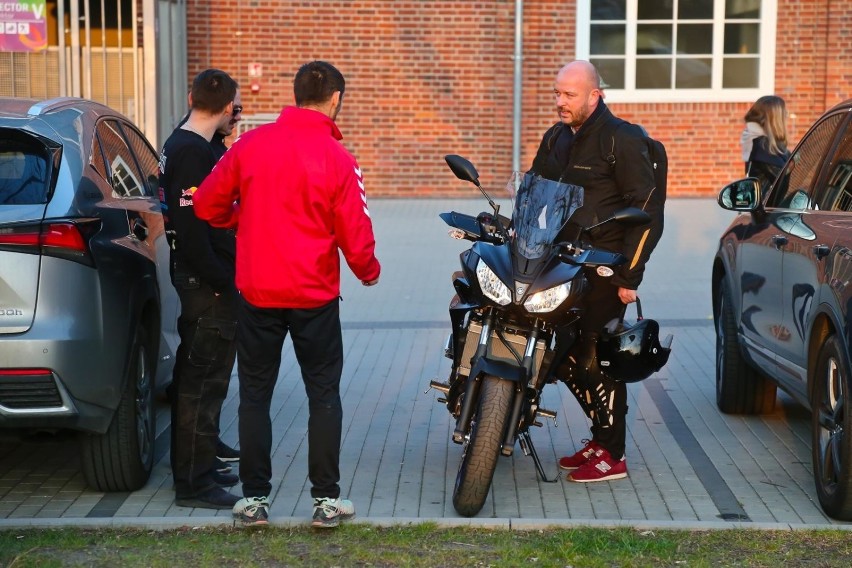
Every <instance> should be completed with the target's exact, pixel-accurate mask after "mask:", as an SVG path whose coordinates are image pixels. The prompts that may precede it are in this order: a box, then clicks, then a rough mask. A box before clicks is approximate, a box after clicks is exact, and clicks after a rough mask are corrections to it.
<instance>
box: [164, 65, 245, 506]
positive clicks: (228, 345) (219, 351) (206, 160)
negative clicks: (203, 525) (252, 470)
mask: <svg viewBox="0 0 852 568" xmlns="http://www.w3.org/2000/svg"><path fill="white" fill-rule="evenodd" d="M238 97H239V90H238V85H237V82H236V81H234V79H232V78H231V77H230V76H228V74H227V73H225V72H224V71H220V70H218V69H208V70H206V71H203V72H201V73H200V74H199V75H198V76H197V77H196V78H195V80H194V81H193V83H192V91H191V92H190V96H189V103H190V109H191V110H190V112H189V116H188V117H187V119H186V120H185V121H184V122H183V124H182V125H180V126H179V127H178V128H176V129H175V131H174V132H172V134H171V136H169V138H168V140H166V143H165V144H164V145H163V150H162V153H161V155H160V201H161V203H162V208H163V217H164V219H165V222H166V230H167V231H168V232H169V234H170V235H171V246H172V252H171V277H172V283H173V284H174V286H175V288H176V290H177V292H178V296H179V297H180V302H181V313H180V316H179V317H178V333H179V334H180V345H179V346H178V350H177V355H176V360H175V369H174V375H173V387H172V397H171V398H172V447H171V453H172V455H171V462H172V475H173V477H174V482H175V503H176V504H177V505H179V506H185V507H204V508H211V509H230V508H231V507H233V505H234V503H236V502H237V499H238V498H237V496H235V495H233V494H231V493H229V492H228V491H225V490H224V489H223V487H229V486H233V485H236V483H237V482H238V478H237V476H236V475H230V474H227V473H221V472H217V471H216V467H215V466H214V463H215V460H216V454H217V442H218V441H219V414H220V412H221V409H222V403H223V402H224V400H225V396H226V395H227V393H228V384H229V382H230V378H231V372H232V370H233V367H234V361H235V358H236V320H237V315H236V311H237V291H236V288H235V286H234V266H235V256H236V242H235V237H234V233H233V231H228V230H225V229H216V228H213V227H211V226H210V225H208V224H207V223H206V222H204V221H202V220H201V219H199V218H198V217H196V215H195V211H194V208H193V200H192V195H193V193H194V192H195V189H196V187H198V186H199V185H200V184H201V182H202V180H203V179H204V178H205V177H206V176H207V175H208V174H209V173H210V171H211V170H212V169H213V166H215V165H216V162H217V161H218V159H219V158H220V157H221V156H222V155H223V154H224V153H225V145H224V137H225V136H227V135H229V134H230V133H231V132H232V131H233V129H234V126H235V125H236V122H237V121H238V120H239V118H238V117H239V113H237V114H236V115H235V114H234V107H235V106H237V105H238V102H239V98H238Z"/></svg>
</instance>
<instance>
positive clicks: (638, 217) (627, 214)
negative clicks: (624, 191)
mask: <svg viewBox="0 0 852 568" xmlns="http://www.w3.org/2000/svg"><path fill="white" fill-rule="evenodd" d="M611 221H615V222H617V223H621V224H622V225H627V226H628V227H634V226H636V225H646V224H648V223H650V222H651V216H650V215H648V213H647V212H645V211H642V210H641V209H639V208H638V207H625V208H624V209H619V210H618V211H616V212H615V213H613V214H612V217H610V218H609V219H606V220H604V221H601V222H600V223H598V224H596V225H592V226H591V227H586V228H585V229H583V231H584V232H586V231H591V230H592V229H595V228H597V227H600V226H601V225H603V224H605V223H609V222H611Z"/></svg>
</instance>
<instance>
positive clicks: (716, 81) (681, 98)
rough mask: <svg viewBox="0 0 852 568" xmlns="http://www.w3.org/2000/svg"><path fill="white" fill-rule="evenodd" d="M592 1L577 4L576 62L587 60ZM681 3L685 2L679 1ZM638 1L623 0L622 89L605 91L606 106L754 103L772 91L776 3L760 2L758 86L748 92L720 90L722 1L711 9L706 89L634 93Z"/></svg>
mask: <svg viewBox="0 0 852 568" xmlns="http://www.w3.org/2000/svg"><path fill="white" fill-rule="evenodd" d="M593 1H594V0H577V54H576V59H589V57H590V55H589V43H590V29H589V28H590V25H591V3H592V2H593ZM680 1H681V2H683V1H685V0H680ZM637 5H638V1H637V0H626V11H627V29H626V37H625V40H626V42H625V43H626V51H627V53H626V54H625V86H626V88H624V89H613V88H609V89H606V91H605V93H606V100H607V102H616V103H636V102H642V103H648V102H652V103H655V102H659V103H664V102H695V103H706V102H753V101H754V100H755V99H757V98H759V97H761V96H763V95H766V94H771V93H773V92H774V91H775V49H776V45H775V28H776V24H777V20H778V1H777V0H761V8H760V43H759V50H760V52H759V53H758V65H759V69H760V71H759V73H760V76H759V78H758V86H757V87H756V88H751V89H724V88H722V64H723V61H722V59H723V56H724V37H723V36H724V28H725V26H724V22H725V0H715V2H714V8H713V55H712V59H713V72H712V77H711V85H712V86H711V88H709V89H677V88H671V89H637V88H635V84H636V82H635V79H636V23H637Z"/></svg>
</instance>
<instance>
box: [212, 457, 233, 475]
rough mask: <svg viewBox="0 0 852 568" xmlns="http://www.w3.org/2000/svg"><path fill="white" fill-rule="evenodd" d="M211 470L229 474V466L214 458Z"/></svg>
mask: <svg viewBox="0 0 852 568" xmlns="http://www.w3.org/2000/svg"><path fill="white" fill-rule="evenodd" d="M213 469H214V470H216V471H218V472H219V473H231V466H229V465H228V464H226V463H225V462H223V461H222V460H220V459H219V458H216V459H214V460H213Z"/></svg>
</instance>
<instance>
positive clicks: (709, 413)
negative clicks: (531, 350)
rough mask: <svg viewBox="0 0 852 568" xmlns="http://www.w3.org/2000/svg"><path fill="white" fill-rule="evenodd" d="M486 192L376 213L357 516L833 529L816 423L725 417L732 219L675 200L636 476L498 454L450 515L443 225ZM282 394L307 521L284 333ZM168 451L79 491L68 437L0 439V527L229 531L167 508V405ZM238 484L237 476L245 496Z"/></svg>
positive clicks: (649, 294) (563, 413) (455, 244)
mask: <svg viewBox="0 0 852 568" xmlns="http://www.w3.org/2000/svg"><path fill="white" fill-rule="evenodd" d="M484 208H487V205H486V204H485V202H484V201H482V200H475V199H472V200H455V201H448V200H443V201H441V200H430V201H422V200H374V201H372V202H371V211H372V214H373V219H374V223H375V228H376V234H377V240H378V255H379V257H380V260H381V261H382V263H383V267H384V268H383V274H382V280H381V282H380V284H379V285H378V286H377V287H374V288H363V287H361V286H360V285H359V284H358V283H357V282H355V281H354V280H353V279H352V277H351V276H348V275H347V277H346V278H345V280H344V284H343V298H344V301H343V304H342V318H343V322H344V341H345V346H346V364H345V369H344V377H343V385H342V388H343V392H344V394H343V396H344V412H345V418H344V420H345V422H344V439H343V449H342V462H341V469H342V471H341V473H342V480H341V485H342V488H343V491H344V494H346V495H349V496H350V497H351V498H352V499H353V501H354V502H355V504H356V507H357V510H358V517H359V519H361V520H366V521H367V522H373V523H378V524H389V523H407V522H417V521H422V520H437V521H438V522H439V523H442V524H445V525H452V524H468V523H471V524H481V525H489V526H511V527H535V526H544V525H562V526H565V525H605V526H612V525H622V524H627V525H631V526H640V527H645V526H647V527H672V528H675V527H698V528H712V527H724V528H729V527H732V526H750V527H755V526H763V527H773V528H805V527H814V526H834V527H842V528H852V524H843V523H836V522H834V521H832V520H831V519H829V518H827V517H826V516H825V515H823V514H822V512H821V511H820V508H819V506H818V504H817V502H816V496H815V492H814V487H813V480H812V471H811V465H810V427H809V418H808V415H807V414H806V413H805V412H804V411H803V410H802V409H800V408H799V407H797V406H795V405H794V404H793V403H792V402H791V400H790V399H788V398H786V397H784V396H783V395H782V398H781V401H780V404H779V406H778V410H777V411H776V412H775V413H773V414H771V415H767V416H761V417H734V416H725V415H722V414H720V413H719V412H718V410H717V409H716V405H715V390H714V379H713V368H714V334H713V327H712V321H711V307H710V306H711V302H710V293H709V276H710V263H711V259H712V256H713V251H714V248H715V246H716V243H717V239H718V236H719V235H720V233H721V230H722V229H723V228H724V227H725V226H726V225H727V224H728V222H729V221H730V219H731V216H732V214H730V213H728V212H725V211H722V210H721V209H719V207H718V206H717V205H716V204H715V202H714V201H712V200H708V199H700V200H672V201H671V202H670V204H669V206H668V209H667V220H666V231H665V234H664V236H663V239H662V241H661V243H660V245H659V247H658V249H657V252H656V253H655V256H654V259H653V260H652V261H651V263H650V264H649V266H648V272H647V276H646V279H645V283H644V284H643V286H642V287H641V288H640V295H641V296H642V298H643V307H644V310H645V312H646V314H645V315H646V316H648V317H653V318H655V319H658V320H659V321H660V322H661V325H662V327H663V333H664V334H665V333H673V334H674V336H675V342H674V350H673V353H672V356H671V359H670V361H669V364H668V365H667V366H666V367H665V368H663V369H662V371H661V372H659V373H658V374H656V375H654V376H653V377H651V378H650V379H648V380H646V381H644V382H643V383H640V384H635V385H631V386H630V387H629V393H630V410H629V413H628V425H629V426H628V441H627V442H628V443H627V461H628V466H629V473H630V476H629V477H628V478H627V479H625V480H620V481H616V482H611V483H596V484H577V483H570V482H567V481H565V480H564V478H561V479H557V480H556V481H555V482H552V483H551V482H545V481H542V480H539V479H537V477H536V474H535V469H534V466H533V462H532V459H531V458H528V457H524V456H523V454H522V453H521V452H520V451H517V452H516V455H515V456H514V457H513V458H501V459H500V461H499V463H498V467H497V471H496V474H495V476H494V483H493V490H492V492H491V494H490V496H489V498H488V500H487V502H486V504H485V507H484V509H483V510H482V512H481V513H480V515H479V516H478V517H477V518H476V519H472V520H468V519H462V518H460V517H459V516H458V515H457V514H456V513H455V511H454V510H453V507H452V486H453V482H454V480H455V472H456V468H457V466H458V462H459V458H460V455H461V448H460V446H457V445H455V444H453V443H452V442H451V441H450V432H451V430H452V423H451V420H450V415H449V413H448V412H447V411H446V409H445V407H444V406H443V405H442V404H438V403H436V402H435V399H436V397H437V393H435V392H434V391H432V392H428V393H425V392H424V391H425V390H426V388H427V386H428V383H429V380H430V379H432V378H435V377H439V378H441V379H444V378H445V377H446V375H447V372H448V370H449V362H448V360H447V359H445V358H443V356H442V353H441V352H442V347H443V344H444V341H445V339H446V334H447V329H448V325H447V317H446V314H447V311H446V308H447V303H448V301H449V298H450V296H451V295H452V291H451V286H450V274H451V272H452V271H453V270H456V269H457V265H458V253H459V252H461V251H462V250H463V249H464V248H465V245H464V243H462V242H459V241H453V240H451V239H449V238H447V237H446V230H445V229H446V227H445V226H444V225H443V223H442V222H441V221H440V220H439V219H438V217H437V214H438V213H439V212H441V211H449V210H452V209H455V210H458V211H463V212H477V211H479V210H482V209H484ZM284 351H285V358H284V363H283V365H282V369H281V376H280V381H279V383H278V387H277V389H276V394H275V401H274V403H273V410H272V412H273V427H274V430H275V440H274V456H273V468H274V478H273V484H274V494H273V495H272V499H273V501H272V511H271V513H272V520H273V522H274V523H277V524H288V523H304V522H306V521H307V519H308V516H309V514H310V510H311V504H310V495H309V487H308V485H307V482H306V469H307V466H306V462H307V447H306V424H307V405H306V400H305V396H304V391H303V388H302V386H301V382H300V380H299V379H298V368H297V366H296V364H295V361H294V358H293V356H292V350H291V349H290V346H289V342H288V344H286V345H285V350H284ZM543 405H544V406H545V407H547V408H551V409H553V410H557V411H558V413H559V416H558V425H554V424H553V423H552V422H548V423H546V424H545V425H544V427H543V428H541V429H540V430H539V429H537V430H536V431H534V432H533V433H532V437H533V440H534V442H535V445H536V448H537V450H538V452H539V455H540V456H541V457H542V459H543V461H544V464H545V469H546V470H547V472H548V475H550V476H553V477H556V475H557V469H556V460H557V459H558V457H559V456H561V455H565V454H567V453H571V452H573V451H574V449H575V448H577V447H578V446H579V445H580V444H581V439H582V438H584V437H586V436H587V435H588V429H587V425H586V421H585V419H584V418H583V416H582V415H581V413H580V412H579V407H578V406H577V405H576V402H575V401H574V399H573V397H572V396H570V395H569V394H568V392H567V390H566V389H564V387H561V386H560V387H557V386H551V387H548V388H547V389H545V393H544V401H543ZM236 406H237V397H236V384H235V383H234V384H232V389H231V393H230V395H229V397H228V399H227V401H226V404H225V407H224V410H223V416H222V428H223V438H225V440H226V441H229V442H231V443H233V444H236V443H237V431H236ZM158 411H159V414H158V429H159V436H158V438H157V446H156V447H157V461H156V465H155V468H154V472H153V475H152V476H151V479H150V481H149V482H148V484H147V485H146V486H145V487H144V488H143V489H141V490H139V491H136V492H133V493H120V494H103V493H98V492H95V491H91V490H89V489H87V488H86V487H85V484H84V482H83V479H82V475H81V473H80V468H79V466H78V461H77V451H76V447H75V444H74V443H73V442H74V440H73V437H72V436H70V435H67V434H59V435H46V434H45V435H38V436H20V435H18V434H17V433H10V432H5V433H2V434H0V497H2V499H0V528H2V527H9V526H23V525H57V524H73V525H144V526H151V527H169V526H180V525H207V524H229V523H230V522H231V520H230V513H229V512H227V511H222V512H214V511H210V510H205V509H190V508H183V507H176V506H175V505H174V502H173V499H174V493H173V491H172V489H171V472H170V469H169V459H168V428H169V424H168V409H167V407H166V406H165V405H161V406H160V407H159V409H158ZM234 491H235V492H239V486H237V487H236V488H234Z"/></svg>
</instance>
